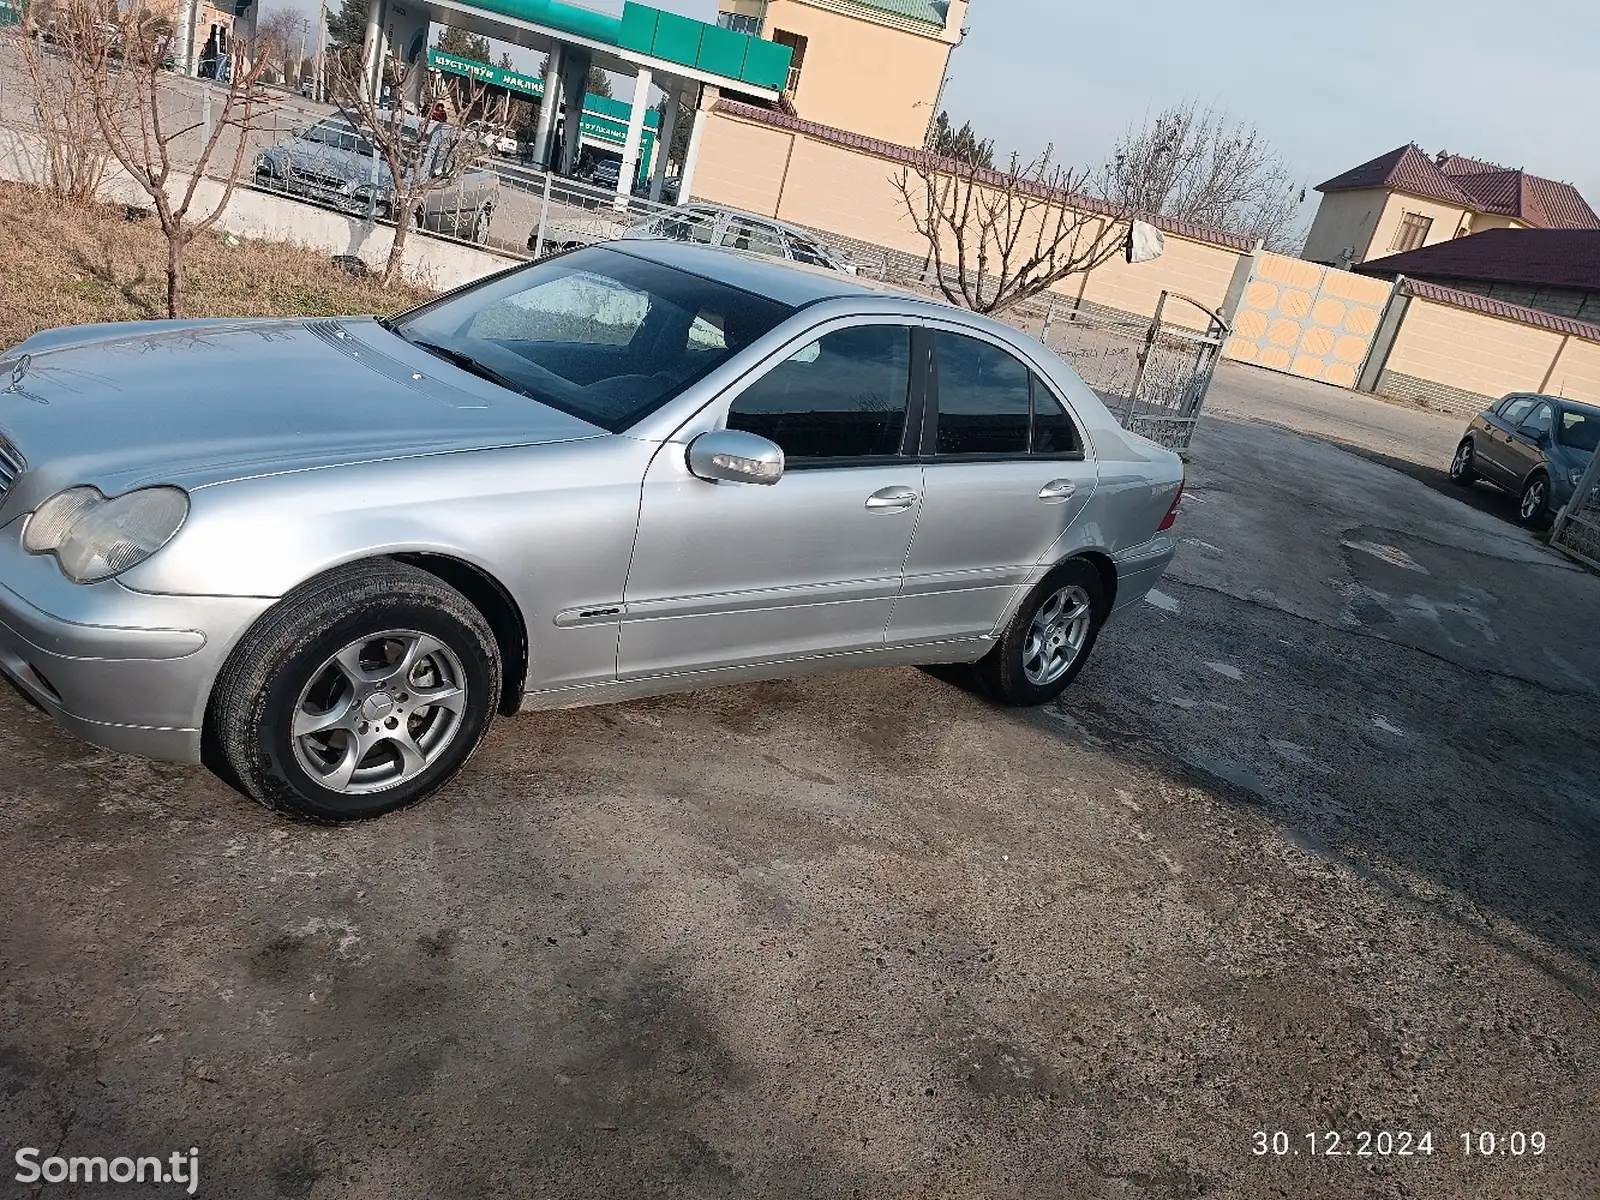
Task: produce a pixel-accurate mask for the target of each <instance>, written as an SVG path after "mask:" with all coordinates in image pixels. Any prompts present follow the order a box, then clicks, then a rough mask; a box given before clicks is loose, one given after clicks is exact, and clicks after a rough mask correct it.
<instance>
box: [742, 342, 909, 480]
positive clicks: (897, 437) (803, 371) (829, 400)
mask: <svg viewBox="0 0 1600 1200" xmlns="http://www.w3.org/2000/svg"><path fill="white" fill-rule="evenodd" d="M910 365H911V331H910V330H909V329H907V328H906V327H904V326H902V325H862V326H859V327H857V328H855V329H841V330H840V331H839V332H837V333H830V334H828V335H826V336H825V337H823V338H821V339H819V340H818V341H815V342H812V343H811V344H810V345H809V346H806V347H804V348H803V349H801V350H799V351H797V352H796V353H795V354H793V355H791V356H790V357H789V358H788V359H787V360H786V361H785V362H782V363H780V364H778V366H776V367H774V368H773V369H772V370H770V371H768V372H767V373H766V374H765V375H763V376H762V377H761V378H760V379H758V380H756V381H755V382H754V383H752V384H751V385H750V386H749V387H748V388H746V389H745V390H744V392H743V393H742V394H741V395H740V396H739V398H738V399H736V400H735V401H734V402H733V405H732V407H731V408H730V409H729V410H728V428H729V429H740V430H743V431H744V432H746V433H755V434H760V435H761V436H762V437H764V438H767V439H768V440H770V441H774V442H776V443H778V445H779V446H781V447H783V453H784V457H785V458H793V459H808V458H809V459H817V458H877V457H883V456H887V455H895V454H899V453H900V444H901V440H902V438H903V437H904V435H905V428H906V399H907V396H908V394H909V391H910V379H911V371H910Z"/></svg>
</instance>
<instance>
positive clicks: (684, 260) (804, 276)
mask: <svg viewBox="0 0 1600 1200" xmlns="http://www.w3.org/2000/svg"><path fill="white" fill-rule="evenodd" d="M605 245H606V248H607V249H610V250H615V251H617V252H619V253H621V254H630V255H632V256H633V257H634V258H642V259H646V260H648V261H650V262H657V263H660V264H661V265H662V266H664V267H674V268H676V269H677V270H680V271H687V272H688V273H689V274H691V275H699V276H700V277H701V278H703V279H712V280H715V281H716V282H718V283H725V284H727V285H728V286H729V287H736V288H739V289H740V290H741V291H746V292H754V293H755V294H756V295H758V296H769V297H771V298H772V299H774V300H776V301H778V302H779V303H781V304H788V305H791V306H793V307H795V308H798V307H800V306H801V305H804V304H813V303H815V302H816V301H818V300H832V299H834V298H836V297H840V296H881V295H884V294H885V293H886V291H888V289H884V288H878V287H872V286H869V285H867V284H866V283H863V282H862V281H860V280H858V279H857V278H856V277H855V276H854V275H846V274H845V273H844V272H842V271H830V270H828V269H827V268H825V267H811V266H806V265H804V264H801V263H790V262H786V261H783V260H781V259H776V258H772V257H770V256H767V255H757V254H742V253H740V252H739V251H737V250H727V249H723V248H721V247H718V246H702V245H700V244H699V243H697V242H675V241H641V240H633V239H630V240H628V241H618V242H606V243H605Z"/></svg>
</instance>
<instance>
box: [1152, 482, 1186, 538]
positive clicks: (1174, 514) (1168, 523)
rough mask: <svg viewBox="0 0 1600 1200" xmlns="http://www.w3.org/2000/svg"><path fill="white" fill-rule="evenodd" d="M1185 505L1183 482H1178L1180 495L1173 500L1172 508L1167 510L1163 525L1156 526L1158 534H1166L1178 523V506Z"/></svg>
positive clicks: (1162, 520) (1162, 521) (1162, 519)
mask: <svg viewBox="0 0 1600 1200" xmlns="http://www.w3.org/2000/svg"><path fill="white" fill-rule="evenodd" d="M1182 503H1183V480H1181V479H1180V480H1178V494H1177V495H1176V496H1174V497H1173V498H1172V507H1171V508H1169V509H1167V515H1166V516H1164V517H1162V518H1161V524H1159V525H1157V526H1156V532H1157V533H1165V532H1166V531H1167V530H1169V529H1171V528H1172V527H1173V526H1174V525H1175V524H1177V521H1178V505H1180V504H1182Z"/></svg>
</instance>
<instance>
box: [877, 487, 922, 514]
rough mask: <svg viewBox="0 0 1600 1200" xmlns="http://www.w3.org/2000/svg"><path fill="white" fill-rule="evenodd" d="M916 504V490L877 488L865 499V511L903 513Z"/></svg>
mask: <svg viewBox="0 0 1600 1200" xmlns="http://www.w3.org/2000/svg"><path fill="white" fill-rule="evenodd" d="M916 502H917V489H916V488H908V487H886V488H879V489H878V490H877V491H875V492H873V493H872V495H870V496H868V497H867V511H868V512H879V513H897V512H905V511H906V509H908V508H911V507H912V506H913V505H915V504H916Z"/></svg>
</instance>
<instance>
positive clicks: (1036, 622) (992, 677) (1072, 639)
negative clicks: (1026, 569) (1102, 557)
mask: <svg viewBox="0 0 1600 1200" xmlns="http://www.w3.org/2000/svg"><path fill="white" fill-rule="evenodd" d="M1107 615H1108V613H1107V612H1106V599H1105V588H1104V585H1103V584H1102V583H1101V581H1100V573H1099V572H1098V571H1096V570H1095V569H1094V567H1093V566H1092V565H1090V564H1089V563H1087V562H1084V561H1083V560H1081V559H1070V560H1068V561H1067V562H1065V563H1063V564H1062V565H1061V566H1059V567H1057V568H1056V569H1055V570H1054V571H1052V572H1050V574H1049V575H1048V576H1046V577H1045V580H1044V582H1042V583H1041V584H1039V586H1038V587H1036V588H1034V590H1033V592H1032V594H1031V595H1029V597H1028V598H1027V600H1025V601H1024V602H1023V604H1022V606H1021V607H1020V608H1018V609H1017V613H1016V615H1015V616H1014V617H1012V619H1011V624H1010V625H1008V626H1007V627H1006V631H1005V633H1004V634H1002V635H1001V637H1000V640H999V641H998V642H997V643H995V646H994V648H993V649H991V650H990V651H989V653H988V654H986V655H984V656H983V658H981V659H979V660H978V663H977V665H976V671H977V676H978V681H979V682H980V683H981V684H982V686H983V689H984V691H986V692H987V693H988V694H989V696H990V697H992V698H993V699H995V700H998V701H999V702H1000V703H1002V704H1011V705H1016V706H1019V707H1022V706H1029V705H1036V704H1047V703H1049V702H1050V701H1051V700H1054V699H1055V698H1056V697H1057V696H1059V695H1060V694H1061V693H1062V692H1063V691H1065V690H1066V688H1067V685H1068V684H1070V683H1071V682H1072V681H1073V680H1074V679H1076V678H1077V677H1078V672H1079V671H1081V670H1083V664H1084V663H1085V662H1087V661H1088V659H1089V652H1090V651H1091V650H1093V649H1094V643H1095V639H1096V638H1098V637H1099V636H1100V627H1101V626H1102V625H1104V624H1105V620H1106V617H1107Z"/></svg>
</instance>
